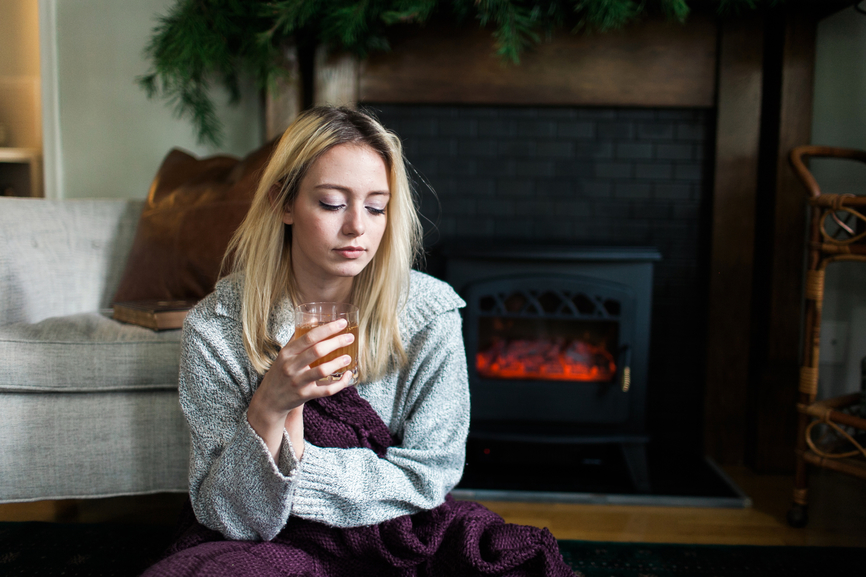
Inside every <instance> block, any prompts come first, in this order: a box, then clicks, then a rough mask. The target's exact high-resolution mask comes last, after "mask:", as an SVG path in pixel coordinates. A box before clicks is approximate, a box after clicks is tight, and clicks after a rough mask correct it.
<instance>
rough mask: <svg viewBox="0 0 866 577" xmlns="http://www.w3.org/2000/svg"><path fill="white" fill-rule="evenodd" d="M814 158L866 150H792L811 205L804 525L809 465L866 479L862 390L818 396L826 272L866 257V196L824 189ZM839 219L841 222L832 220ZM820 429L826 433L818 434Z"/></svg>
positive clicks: (797, 507) (801, 444)
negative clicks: (810, 164) (812, 169)
mask: <svg viewBox="0 0 866 577" xmlns="http://www.w3.org/2000/svg"><path fill="white" fill-rule="evenodd" d="M809 157H825V158H837V159H844V160H854V161H860V162H866V151H861V150H852V149H847V148H832V147H825V146H799V147H797V148H795V149H793V150H792V151H791V154H790V161H791V166H792V167H793V169H794V172H796V174H797V176H798V177H799V179H800V180H801V181H802V183H803V185H804V186H805V187H806V191H807V194H808V200H807V202H808V203H809V207H810V224H809V232H808V247H807V248H808V264H807V270H806V287H805V295H804V296H805V300H806V316H805V327H804V331H803V365H802V367H801V368H800V384H799V390H800V398H799V403H798V404H797V409H798V411H799V413H800V414H799V425H798V431H797V468H796V473H795V478H794V504H793V506H792V508H791V509H790V511H789V512H788V523H789V524H790V525H792V526H794V527H802V526H804V525H805V524H806V523H807V522H808V517H807V513H806V511H807V509H806V506H807V503H808V499H807V472H808V470H807V469H808V465H813V466H816V467H824V468H827V469H832V470H834V471H839V472H842V473H846V474H849V475H854V476H856V477H860V478H862V479H866V449H864V447H863V443H862V438H861V439H860V442H858V439H857V438H856V437H858V436H860V433H862V432H863V431H866V407H862V406H861V400H860V394H858V393H855V394H850V395H844V396H841V397H836V398H832V399H825V400H821V401H816V400H815V397H816V394H817V392H818V358H819V348H820V341H821V308H822V303H823V299H824V273H825V271H826V268H827V265H828V264H830V263H834V262H842V261H857V262H866V226H864V225H866V216H864V213H866V196H855V195H838V194H826V193H822V192H821V188H820V187H819V186H818V183H817V181H816V180H815V178H814V176H813V175H812V173H811V172H810V171H809V169H808V168H806V165H805V164H804V160H805V159H807V158H809ZM839 213H846V214H847V215H849V219H850V216H853V217H854V221H855V222H856V225H855V226H854V227H851V226H849V225H847V224H845V223H843V222H842V221H841V220H840V219H839V217H838V214H839ZM833 222H835V224H831V223H833ZM818 431H823V435H822V438H820V439H816V438H815V437H816V434H817V433H818Z"/></svg>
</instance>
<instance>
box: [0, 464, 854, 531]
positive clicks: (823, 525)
mask: <svg viewBox="0 0 866 577" xmlns="http://www.w3.org/2000/svg"><path fill="white" fill-rule="evenodd" d="M725 471H726V472H727V473H728V475H729V476H730V477H731V478H732V479H733V480H734V482H736V483H737V485H739V487H740V488H741V489H742V490H743V491H744V492H745V493H746V494H747V495H748V496H749V497H751V499H752V501H753V506H752V507H751V508H749V509H715V508H714V509H703V508H686V507H645V506H619V505H573V504H538V503H510V502H494V501H485V502H484V504H485V505H486V506H487V507H488V508H490V509H492V510H493V511H496V512H497V513H499V514H500V515H502V516H503V517H504V518H505V519H506V521H509V522H511V523H521V524H525V525H536V526H541V527H547V528H549V529H550V531H551V532H552V533H553V534H554V536H556V537H557V538H558V539H581V540H588V541H621V542H644V543H650V542H653V543H705V544H731V545H738V544H741V545H824V546H849V547H850V546H854V547H866V482H864V481H862V480H859V479H855V478H852V477H848V476H845V475H841V474H838V473H834V472H832V471H827V470H815V471H813V472H812V475H811V478H810V489H811V491H810V492H811V504H810V509H809V515H810V522H809V525H808V526H807V527H806V528H804V529H793V528H791V527H789V526H788V525H787V523H786V522H785V513H786V512H787V510H788V507H789V505H790V495H791V486H792V485H791V478H790V477H789V476H785V475H756V474H754V473H752V472H750V471H749V470H748V469H746V468H745V467H726V468H725ZM185 499H186V496H185V495H169V494H161V495H148V496H140V497H116V498H110V499H91V500H75V501H40V502H37V503H15V504H7V505H0V521H26V520H38V521H60V522H85V523H87V522H91V523H92V522H107V521H111V522H139V523H154V524H165V525H171V524H173V522H174V519H175V518H176V515H177V512H178V511H179V509H180V506H181V504H182V503H183V501H184V500H185Z"/></svg>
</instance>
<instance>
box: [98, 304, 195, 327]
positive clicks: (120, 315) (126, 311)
mask: <svg viewBox="0 0 866 577" xmlns="http://www.w3.org/2000/svg"><path fill="white" fill-rule="evenodd" d="M197 302H198V301H196V300H174V301H159V300H149V301H127V302H120V303H114V306H113V318H114V320H116V321H120V322H123V323H130V324H133V325H139V326H142V327H147V328H149V329H153V330H155V331H163V330H168V329H179V328H181V327H182V326H183V319H185V318H186V313H188V312H189V310H190V309H191V308H192V307H194V306H195V304H196V303H197Z"/></svg>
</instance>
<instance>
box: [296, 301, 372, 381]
mask: <svg viewBox="0 0 866 577" xmlns="http://www.w3.org/2000/svg"><path fill="white" fill-rule="evenodd" d="M358 318H359V311H358V307H357V306H355V305H353V304H350V303H332V302H318V303H303V304H299V305H297V306H296V307H295V335H294V337H292V338H295V339H297V338H300V337H302V336H304V335H305V334H307V333H308V332H310V331H311V330H313V329H314V328H316V327H317V326H319V325H324V324H327V323H330V322H333V321H336V320H339V319H346V328H344V329H343V330H342V331H340V332H339V333H337V335H334V336H333V337H331V338H335V337H336V336H338V335H342V334H345V333H352V334H353V335H354V336H355V340H354V341H352V343H351V344H349V345H347V346H345V347H340V348H339V349H337V350H336V351H334V352H333V353H330V354H327V355H325V356H324V357H322V358H321V359H318V360H317V361H314V362H312V363H310V368H314V367H317V366H319V365H321V364H322V363H327V362H328V361H332V360H334V359H336V358H337V357H340V356H342V355H349V356H350V357H351V358H352V360H351V362H350V363H349V366H347V367H343V368H342V369H340V370H339V371H338V372H336V373H333V374H331V375H329V376H327V377H325V378H324V379H322V380H327V381H338V380H340V378H341V377H342V376H343V373H344V372H345V371H352V381H353V382H354V381H355V380H356V377H357V375H358Z"/></svg>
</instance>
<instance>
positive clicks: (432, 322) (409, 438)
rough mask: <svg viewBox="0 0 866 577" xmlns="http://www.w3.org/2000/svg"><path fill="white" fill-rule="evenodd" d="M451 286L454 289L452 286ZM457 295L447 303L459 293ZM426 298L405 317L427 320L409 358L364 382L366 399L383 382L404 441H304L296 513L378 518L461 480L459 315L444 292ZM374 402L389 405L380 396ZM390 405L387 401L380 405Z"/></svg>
mask: <svg viewBox="0 0 866 577" xmlns="http://www.w3.org/2000/svg"><path fill="white" fill-rule="evenodd" d="M437 282H438V281H437ZM435 286H436V287H437V290H438V285H435ZM447 291H449V294H451V293H450V291H451V289H450V287H448V288H447ZM453 298H454V301H453V302H451V303H450V306H454V303H456V302H458V301H459V299H457V297H456V295H454V297H453ZM424 301H425V302H422V303H421V304H420V305H419V306H420V307H421V308H420V309H419V308H418V307H416V310H415V313H417V316H416V318H415V319H414V320H413V319H409V321H407V323H406V324H407V325H411V324H412V323H413V322H414V323H415V324H418V323H419V322H421V321H422V320H423V321H424V322H426V324H425V325H423V326H422V327H420V328H419V329H418V330H415V331H412V336H411V338H410V339H409V340H408V342H407V343H406V344H407V353H408V356H409V359H410V360H409V364H408V365H407V366H406V367H404V368H403V369H402V370H401V371H399V374H398V375H395V378H394V379H393V380H391V381H390V382H389V383H388V384H387V386H385V387H382V384H379V385H377V384H374V383H369V384H364V383H362V384H361V385H359V387H360V392H361V395H362V396H365V397H368V400H370V399H369V397H370V396H371V395H373V396H375V395H376V394H377V393H376V392H375V389H376V387H377V386H379V387H382V391H383V396H387V397H389V400H390V404H391V405H392V407H393V412H392V413H391V415H390V418H387V419H386V424H389V423H390V424H389V428H390V429H391V432H392V434H393V435H395V436H396V437H397V438H398V439H400V440H401V442H400V443H399V444H398V445H396V446H393V447H390V448H389V449H388V451H387V453H386V454H385V457H384V458H379V457H377V456H376V454H375V453H374V452H373V451H371V450H369V449H336V448H324V447H317V446H315V445H311V444H310V443H307V445H306V449H305V451H304V456H303V459H302V463H301V467H300V471H299V474H298V476H297V486H296V489H295V493H294V503H293V510H292V515H297V516H299V517H303V518H306V519H311V520H316V521H321V522H323V523H327V524H329V525H334V526H340V527H352V526H360V525H371V524H376V523H380V522H382V521H385V520H388V519H391V518H394V517H398V516H400V515H405V514H411V513H416V512H418V511H421V510H425V509H432V508H434V507H436V506H438V505H440V504H441V503H442V502H443V501H444V498H445V495H446V493H448V491H450V490H451V489H453V488H454V486H455V485H456V484H457V483H458V481H459V480H460V477H461V475H462V472H463V465H464V460H465V446H466V435H467V433H468V428H469V388H468V379H467V374H466V353H465V349H464V346H463V338H462V330H461V318H460V315H459V313H458V311H457V309H456V308H451V309H448V310H444V311H442V312H439V311H437V310H436V309H435V307H436V306H441V304H442V300H441V299H440V300H439V301H438V303H437V302H433V303H430V302H429V298H427V299H424ZM459 302H460V303H461V304H462V301H459ZM416 304H418V303H416ZM410 306H411V305H410ZM424 307H427V308H424ZM410 312H411V311H410ZM408 328H410V329H411V328H412V327H411V326H409V327H408ZM365 387H372V388H373V392H370V391H369V390H365ZM379 400H381V399H379ZM372 404H373V406H374V407H377V406H379V407H382V406H385V403H384V402H377V399H375V398H374V399H372ZM386 412H390V409H382V410H379V413H380V415H382V414H383V413H386Z"/></svg>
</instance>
